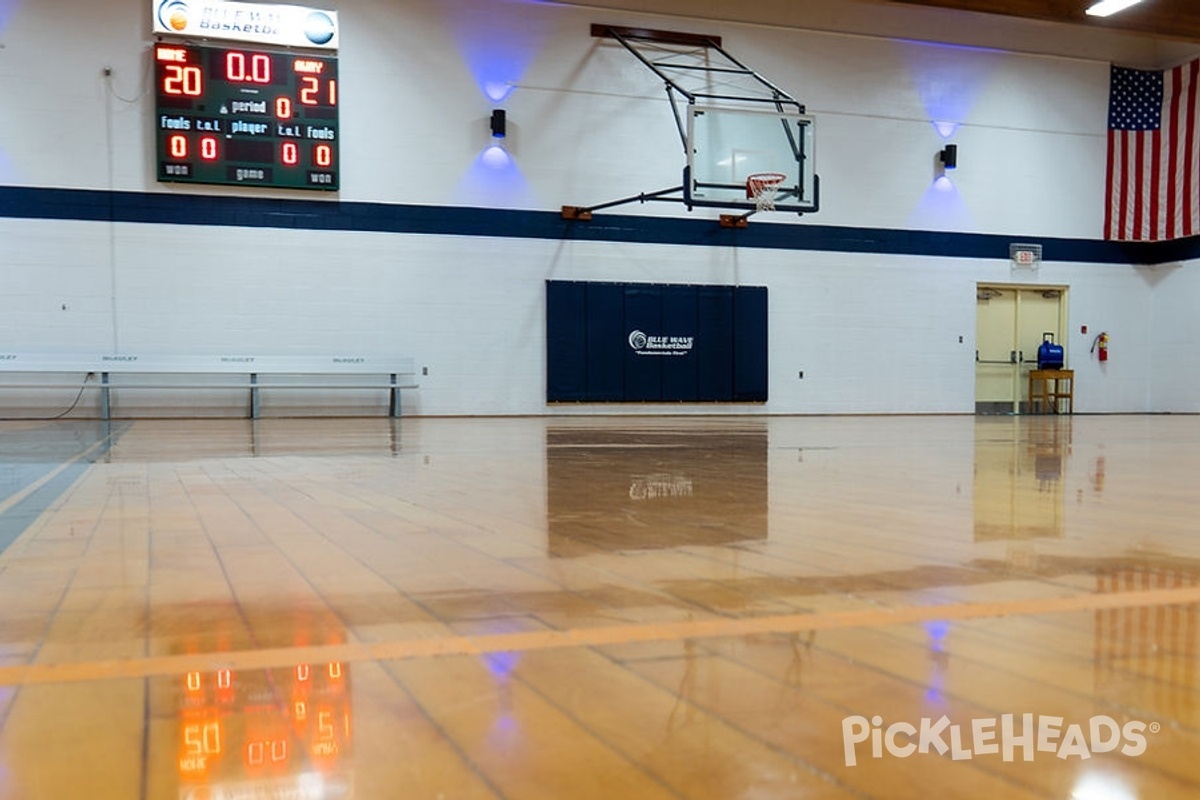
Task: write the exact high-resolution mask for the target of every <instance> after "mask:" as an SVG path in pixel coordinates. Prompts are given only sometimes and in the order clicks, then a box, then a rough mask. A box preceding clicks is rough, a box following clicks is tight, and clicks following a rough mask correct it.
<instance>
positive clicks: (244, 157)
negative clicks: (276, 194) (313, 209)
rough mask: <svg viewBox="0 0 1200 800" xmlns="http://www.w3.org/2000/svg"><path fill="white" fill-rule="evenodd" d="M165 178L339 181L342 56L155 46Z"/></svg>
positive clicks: (311, 184)
mask: <svg viewBox="0 0 1200 800" xmlns="http://www.w3.org/2000/svg"><path fill="white" fill-rule="evenodd" d="M154 75H155V81H154V83H155V94H156V99H157V102H156V104H155V127H156V129H157V134H158V135H157V139H158V179H159V180H160V181H169V182H180V183H217V184H232V185H238V186H275V187H282V188H288V189H324V190H335V189H337V188H338V114H337V104H338V96H337V95H338V80H337V58H335V57H330V56H312V55H302V54H298V53H289V52H279V51H266V50H258V49H250V48H217V47H202V46H192V45H177V44H157V45H155V47H154Z"/></svg>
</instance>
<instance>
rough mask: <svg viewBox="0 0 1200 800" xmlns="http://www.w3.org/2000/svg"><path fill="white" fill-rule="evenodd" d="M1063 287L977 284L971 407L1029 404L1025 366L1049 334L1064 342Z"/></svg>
mask: <svg viewBox="0 0 1200 800" xmlns="http://www.w3.org/2000/svg"><path fill="white" fill-rule="evenodd" d="M1066 296H1067V290H1066V287H1062V286H1036V287H1034V286H1016V285H1010V284H979V286H977V287H976V293H975V410H976V413H981V414H987V413H991V414H1008V413H1011V414H1019V413H1021V411H1023V410H1027V409H1028V407H1029V406H1028V403H1029V388H1028V387H1029V371H1030V370H1032V369H1037V354H1038V348H1039V347H1041V345H1042V342H1043V341H1044V340H1045V337H1046V335H1047V334H1049V335H1050V336H1052V337H1053V339H1054V341H1055V342H1056V343H1058V344H1063V342H1064V338H1065V337H1064V333H1065V332H1066Z"/></svg>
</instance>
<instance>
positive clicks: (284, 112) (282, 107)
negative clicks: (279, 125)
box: [275, 97, 292, 119]
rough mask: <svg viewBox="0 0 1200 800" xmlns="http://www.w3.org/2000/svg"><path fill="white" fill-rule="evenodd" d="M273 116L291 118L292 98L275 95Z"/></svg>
mask: <svg viewBox="0 0 1200 800" xmlns="http://www.w3.org/2000/svg"><path fill="white" fill-rule="evenodd" d="M275 117H276V118H277V119H291V118H292V98H290V97H276V98H275Z"/></svg>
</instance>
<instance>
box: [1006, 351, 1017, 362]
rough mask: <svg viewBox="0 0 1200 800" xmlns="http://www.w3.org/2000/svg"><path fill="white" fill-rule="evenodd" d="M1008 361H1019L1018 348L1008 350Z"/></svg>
mask: <svg viewBox="0 0 1200 800" xmlns="http://www.w3.org/2000/svg"><path fill="white" fill-rule="evenodd" d="M1008 363H1010V364H1015V363H1017V351H1016V350H1010V351H1009V352H1008Z"/></svg>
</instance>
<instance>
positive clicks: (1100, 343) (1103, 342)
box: [1092, 333, 1108, 361]
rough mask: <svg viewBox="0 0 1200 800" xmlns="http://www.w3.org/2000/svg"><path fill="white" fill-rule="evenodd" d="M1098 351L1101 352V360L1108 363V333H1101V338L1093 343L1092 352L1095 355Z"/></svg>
mask: <svg viewBox="0 0 1200 800" xmlns="http://www.w3.org/2000/svg"><path fill="white" fill-rule="evenodd" d="M1097 350H1098V351H1099V352H1100V360H1101V361H1108V334H1107V333H1101V334H1100V335H1099V336H1097V337H1096V340H1095V341H1094V342H1092V352H1093V353H1095V352H1096V351H1097Z"/></svg>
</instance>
